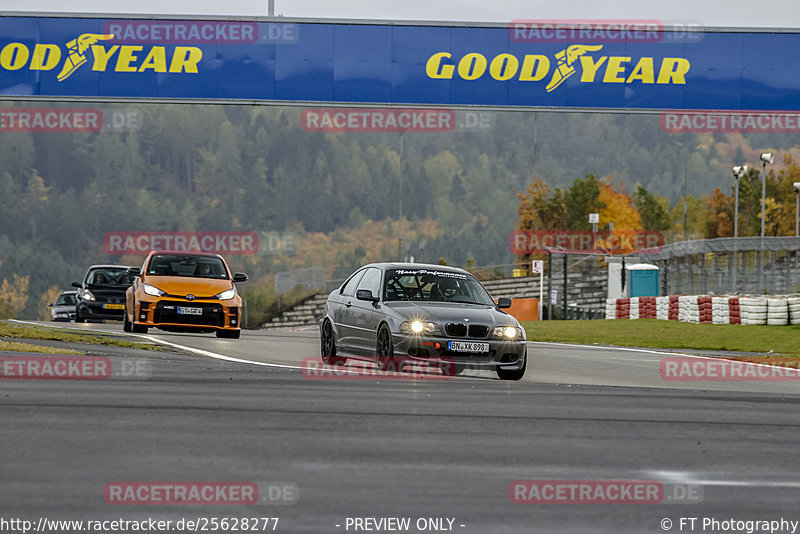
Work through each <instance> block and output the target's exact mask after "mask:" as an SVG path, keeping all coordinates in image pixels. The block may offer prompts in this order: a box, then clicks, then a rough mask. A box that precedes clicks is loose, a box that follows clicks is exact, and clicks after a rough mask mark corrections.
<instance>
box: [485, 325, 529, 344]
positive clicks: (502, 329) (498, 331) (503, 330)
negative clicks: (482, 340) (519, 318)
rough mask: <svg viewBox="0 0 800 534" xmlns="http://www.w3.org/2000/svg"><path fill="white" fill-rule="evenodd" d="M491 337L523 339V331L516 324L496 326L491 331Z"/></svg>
mask: <svg viewBox="0 0 800 534" xmlns="http://www.w3.org/2000/svg"><path fill="white" fill-rule="evenodd" d="M492 337H493V338H494V339H505V340H508V341H519V340H521V339H523V331H522V328H519V327H518V326H496V327H495V329H494V330H493V331H492Z"/></svg>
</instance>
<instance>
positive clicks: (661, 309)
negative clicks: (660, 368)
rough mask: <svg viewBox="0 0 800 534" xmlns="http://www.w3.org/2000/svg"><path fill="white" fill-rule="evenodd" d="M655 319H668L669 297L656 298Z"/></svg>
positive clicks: (799, 317)
mask: <svg viewBox="0 0 800 534" xmlns="http://www.w3.org/2000/svg"><path fill="white" fill-rule="evenodd" d="M798 300H799V301H800V299H798ZM797 316H798V319H799V320H800V311H798V312H797ZM656 319H660V320H662V321H666V320H668V319H669V297H656Z"/></svg>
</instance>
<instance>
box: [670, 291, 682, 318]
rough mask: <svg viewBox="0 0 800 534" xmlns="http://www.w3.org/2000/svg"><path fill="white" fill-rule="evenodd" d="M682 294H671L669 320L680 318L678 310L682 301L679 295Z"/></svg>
mask: <svg viewBox="0 0 800 534" xmlns="http://www.w3.org/2000/svg"><path fill="white" fill-rule="evenodd" d="M679 296H680V295H670V296H669V320H670V321H677V320H678V311H679V310H680V303H679V301H678V297H679Z"/></svg>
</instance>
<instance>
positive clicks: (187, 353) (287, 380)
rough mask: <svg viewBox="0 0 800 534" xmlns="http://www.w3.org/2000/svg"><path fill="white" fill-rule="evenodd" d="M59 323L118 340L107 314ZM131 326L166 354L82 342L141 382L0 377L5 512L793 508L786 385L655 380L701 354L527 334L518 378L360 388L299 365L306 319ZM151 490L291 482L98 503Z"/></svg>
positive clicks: (290, 521)
mask: <svg viewBox="0 0 800 534" xmlns="http://www.w3.org/2000/svg"><path fill="white" fill-rule="evenodd" d="M37 324H46V323H37ZM576 326H579V323H578V322H576ZM69 328H70V329H76V330H84V331H87V332H89V331H91V332H98V331H99V332H111V333H114V334H115V335H120V336H122V335H123V333H122V329H121V325H119V324H105V325H103V324H87V325H69ZM124 336H125V338H126V339H130V340H135V341H145V342H154V343H160V344H164V345H166V346H167V347H168V350H166V351H146V350H139V349H123V348H117V347H107V346H91V347H90V349H88V350H89V353H90V354H92V355H101V356H105V357H107V358H109V359H110V360H111V362H112V363H113V362H115V361H118V360H124V361H125V362H128V363H141V364H144V365H142V366H141V367H138V368H142V369H146V370H147V372H146V373H141V374H139V375H134V376H124V377H119V376H111V377H109V378H108V379H107V380H14V379H6V380H2V382H0V387H1V388H2V390H0V405H1V406H2V409H0V422H2V426H3V429H4V430H3V435H4V440H3V442H4V444H5V445H6V451H7V455H6V460H5V462H4V468H3V469H2V473H3V475H2V476H3V480H4V484H2V485H0V502H2V503H4V512H3V514H4V516H9V517H19V518H23V519H27V520H31V521H33V522H34V523H35V522H36V521H37V520H38V518H40V517H47V518H49V519H64V520H70V519H71V520H101V519H120V518H122V519H130V520H134V519H144V518H161V519H163V520H172V521H173V525H174V524H175V523H174V522H175V521H177V520H179V519H181V518H193V519H198V518H202V517H205V518H210V517H217V518H223V517H228V518H244V517H262V518H263V517H271V518H279V521H278V525H277V529H276V530H275V531H277V532H289V533H290V532H309V533H311V532H356V531H362V532H365V531H371V532H390V531H394V532H398V531H400V532H440V531H458V532H464V533H488V532H491V533H494V532H537V533H538V532H587V533H588V532H609V533H610V532H665V531H674V532H680V531H683V532H689V531H692V530H690V529H689V527H688V523H687V520H686V518H690V517H694V518H700V519H697V522H696V524H695V528H694V531H698V532H699V531H702V524H701V520H702V519H703V518H706V519H709V520H716V521H719V525H720V527H722V526H726V525H732V526H735V525H737V523H728V524H725V523H722V522H723V521H730V520H734V521H776V520H777V521H780V520H781V519H783V520H786V521H792V520H794V521H797V520H800V507H798V502H800V460H798V458H797V454H796V451H797V436H798V430H800V418H798V416H797V411H798V406H799V405H800V395H798V393H800V381H798V380H746V381H745V380H737V381H728V380H709V381H682V380H665V379H664V378H663V377H662V373H661V372H660V365H661V362H662V360H663V359H665V358H675V357H676V356H685V357H687V358H692V359H693V360H703V359H705V357H704V356H703V355H700V354H691V355H683V354H678V353H675V352H670V351H664V350H651V349H634V348H621V347H601V346H591V347H590V346H578V345H569V344H557V343H537V342H535V341H531V342H529V344H528V356H529V362H528V370H527V374H526V376H525V378H524V379H523V380H522V381H519V382H505V381H500V380H498V379H497V378H496V376H495V375H494V374H493V373H488V372H473V371H470V370H467V372H466V374H465V376H459V377H453V378H449V377H448V378H446V379H443V378H442V377H440V376H438V375H431V378H434V376H435V378H436V379H429V380H428V379H424V378H421V379H420V378H411V377H409V378H397V377H392V378H387V377H363V376H362V377H359V379H352V377H350V376H348V374H347V373H336V374H334V373H331V374H329V375H327V376H310V375H309V374H308V373H307V372H304V369H303V368H304V367H305V366H307V363H304V362H308V361H312V360H307V359H316V360H318V358H319V339H318V331H317V329H316V328H313V327H312V328H308V329H300V330H294V331H287V330H282V331H279V330H275V331H243V333H242V337H241V339H239V340H227V339H217V338H216V337H214V336H213V335H210V334H179V333H167V332H161V331H158V330H151V331H150V333H148V334H146V335H139V336H137V335H129V334H124ZM136 338H138V339H136ZM86 347H88V346H86V345H83V346H81V348H83V349H86ZM4 354H5V355H8V353H4ZM715 356H716V355H715ZM750 365H752V364H750ZM346 369H352V372H353V374H355V375H357V374H358V373H359V372H361V371H360V369H363V368H362V367H356V366H351V365H348V366H347V367H346ZM4 378H5V377H4ZM159 481H160V482H164V483H174V482H179V481H182V482H186V481H200V482H202V481H250V482H255V483H256V484H258V486H259V488H260V489H261V490H262V491H264V493H265V494H266V493H268V489H269V488H273V489H274V488H279V487H284V488H286V487H289V488H292V491H293V492H295V493H296V495H293V496H292V498H291V499H288V500H287V499H284V500H283V501H281V500H280V499H278V500H274V502H272V501H269V500H267V502H259V503H257V504H239V505H231V504H216V503H215V504H211V505H197V504H194V505H179V504H169V505H165V504H163V503H158V502H152V501H148V502H142V503H137V504H133V505H131V504H125V505H122V504H118V503H115V502H113V499H109V496H108V492H107V491H108V487H109V485H113V484H115V483H127V482H137V483H138V482H159ZM517 481H528V482H530V481H535V483H536V484H538V487H542V488H544V487H545V486H547V483H548V482H550V483H552V481H568V482H569V483H571V484H573V485H578V486H580V485H581V484H590V485H592V484H594V485H593V486H592V487H596V486H597V484H596V482H597V481H604V482H607V483H617V484H622V485H624V484H625V483H626V482H627V483H630V482H631V481H648V482H649V483H657V484H660V485H661V486H660V487H663V494H661V493H660V494H659V499H660V500H661V502H658V503H655V502H652V501H648V502H636V503H633V502H619V500H618V499H617V500H616V502H599V501H597V500H596V499H595V500H594V501H592V502H585V503H574V502H571V500H570V499H566V500H565V499H562V498H559V499H551V501H550V502H547V503H543V502H530V501H528V502H518V501H519V499H515V498H514V492H513V490H514V488H515V486H514V483H515V482H517ZM581 481H584V482H581ZM526 487H530V484H529V485H528V486H526ZM104 491H106V493H104ZM687 495H690V496H691V498H688V497H687ZM562 497H563V495H562ZM574 500H575V499H572V501H574ZM611 501H614V499H611ZM389 518H401V519H402V518H407V519H409V520H410V527H409V528H408V530H400V529H399V528H392V527H397V526H398V525H402V524H403V523H402V521H401V522H400V523H392V522H391V521H388V519H389ZM681 518H683V519H684V521H683V523H681ZM380 519H384V520H386V521H384V522H382V523H381V522H379V520H380ZM423 519H424V520H423ZM358 520H361V521H360V522H359V521H358ZM372 520H375V521H376V522H371V521H372ZM420 520H422V521H421V522H419V521H420ZM665 520H668V521H669V523H668V522H666V521H665ZM744 524H745V523H742V525H744ZM710 525H711V526H713V525H714V523H710ZM261 526H263V525H259V527H258V528H259V529H261ZM418 527H421V528H418ZM665 527H669V528H665ZM271 529H272V524H270V525H269V529H264V530H270V531H271ZM219 531H221V532H222V531H224V532H233V531H234V530H231V529H228V530H219ZM705 531H706V532H709V531H711V527H708V528H706V530H705ZM717 531H718V532H719V531H724V532H727V531H734V530H719V529H718V530H717ZM787 531H791V528H790V529H789V530H787Z"/></svg>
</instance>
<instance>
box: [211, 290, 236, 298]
mask: <svg viewBox="0 0 800 534" xmlns="http://www.w3.org/2000/svg"><path fill="white" fill-rule="evenodd" d="M234 296H236V289H234V288H230V289H226V290H225V291H223V292H222V293H217V294H216V295H214V297H215V298H218V299H219V300H230V299H232V298H233V297H234Z"/></svg>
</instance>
